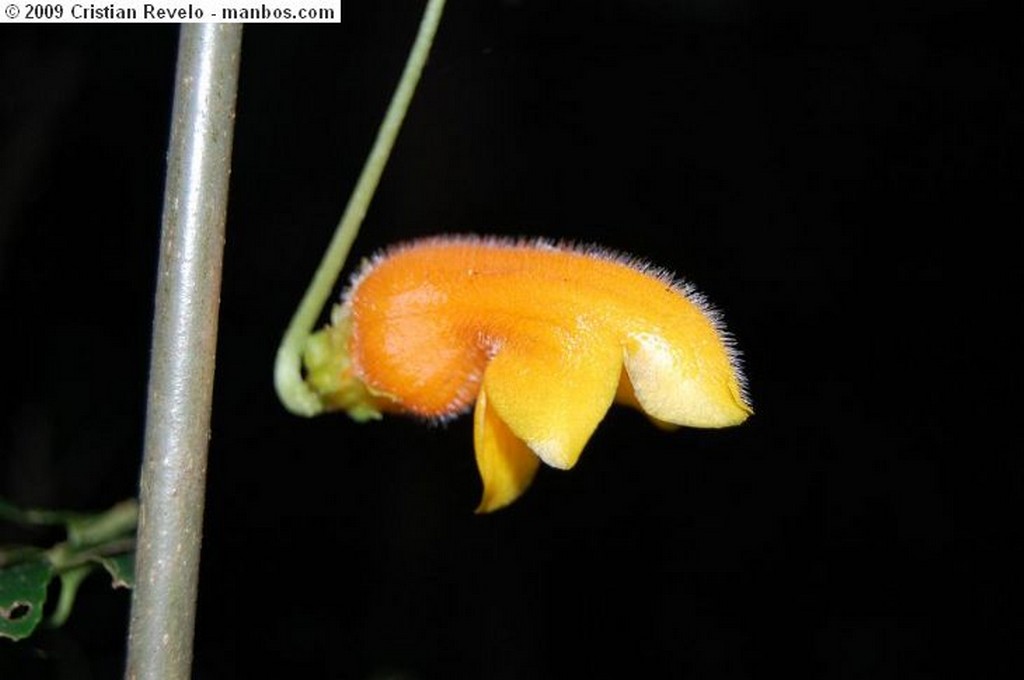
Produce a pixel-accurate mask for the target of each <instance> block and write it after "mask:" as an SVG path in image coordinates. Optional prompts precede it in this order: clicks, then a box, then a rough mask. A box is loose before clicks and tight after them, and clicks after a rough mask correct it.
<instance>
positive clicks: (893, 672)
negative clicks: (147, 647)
mask: <svg viewBox="0 0 1024 680" xmlns="http://www.w3.org/2000/svg"><path fill="white" fill-rule="evenodd" d="M922 6H926V7H927V9H920V10H914V9H910V8H906V7H903V6H900V7H896V6H894V5H890V4H889V3H805V4H803V5H793V4H778V3H750V2H747V1H745V0H723V1H722V2H716V3H712V2H706V1H703V0H691V1H688V2H675V3H667V2H653V1H645V2H637V1H625V0H620V1H618V2H611V1H598V2H587V3H583V2H541V1H539V0H522V1H519V2H513V1H506V2H498V1H496V0H479V1H475V2H462V3H460V2H453V3H450V6H449V7H448V10H447V15H446V17H445V19H444V21H443V24H442V27H441V31H440V35H439V37H438V41H437V44H436V48H435V51H434V53H433V56H432V58H431V62H430V64H429V67H428V69H427V71H426V74H425V77H424V79H423V81H422V83H421V85H420V90H419V92H418V93H417V96H416V99H415V101H414V104H413V107H412V110H411V112H410V116H409V119H408V121H407V123H406V126H405V128H404V130H403V132H402V135H401V137H400V139H399V143H398V146H397V149H396V151H395V154H394V156H393V158H392V160H391V162H390V165H389V167H388V169H387V171H386V173H385V176H384V180H383V183H382V185H381V187H380V190H379V192H378V194H377V197H376V199H375V201H374V204H373V207H372V209H371V211H370V213H369V216H368V219H367V221H366V223H365V225H364V232H363V234H362V235H361V236H360V238H359V241H358V242H357V245H356V251H355V256H356V257H362V256H368V255H370V254H372V253H373V252H375V251H376V250H377V249H379V248H381V247H383V246H385V245H387V244H389V243H393V242H396V241H401V240H405V239H408V238H411V237H415V236H420V235H428V234H436V233H444V232H455V233H469V232H472V233H487V234H504V235H514V236H540V235H542V236H547V237H551V238H556V239H558V238H565V239H571V240H575V241H582V242H596V243H600V244H602V245H605V246H607V247H610V248H613V249H616V250H621V251H625V252H629V253H632V254H635V255H637V256H640V257H643V258H645V259H648V260H650V261H652V262H655V263H657V264H659V265H661V266H664V267H666V268H668V269H670V270H672V271H674V272H676V273H677V274H679V275H681V276H683V277H685V278H687V279H688V280H690V281H692V282H693V283H695V284H696V285H697V287H698V288H699V289H700V290H701V291H703V292H704V293H705V294H706V295H707V296H708V297H709V298H710V299H711V300H712V301H714V303H715V304H716V305H717V306H718V307H720V308H721V309H722V310H724V312H725V317H726V320H727V323H728V325H729V328H730V329H731V330H732V332H733V333H734V334H735V336H736V337H737V339H738V341H739V344H740V347H741V349H742V350H743V352H744V355H745V358H746V364H747V373H748V377H749V382H750V389H751V394H752V396H753V400H754V405H755V408H756V411H757V413H756V415H755V416H754V417H753V418H752V419H751V420H750V421H749V422H748V423H747V424H745V425H743V426H742V427H739V428H735V429H732V430H726V431H696V430H682V431H678V432H675V433H672V434H666V433H663V432H660V431H658V430H656V429H655V428H653V427H651V426H650V425H649V424H648V423H647V422H646V420H645V419H644V418H643V417H642V416H640V415H638V414H636V413H633V412H630V411H626V410H620V409H614V410H613V411H612V412H611V413H610V414H609V416H608V417H607V418H606V420H605V422H604V423H602V425H601V427H600V428H599V429H598V431H597V434H596V435H595V437H594V438H593V439H592V440H591V442H590V443H589V445H588V447H587V449H586V451H585V453H584V455H583V457H582V459H581V461H580V463H579V465H578V466H577V468H576V469H575V470H573V471H571V472H568V473H563V472H558V471H554V470H550V469H542V470H541V472H540V474H539V475H538V479H537V481H536V483H535V484H534V486H533V488H531V490H530V491H529V493H527V494H526V496H525V497H524V498H523V499H522V500H520V501H519V502H517V503H516V504H515V505H513V506H512V507H510V508H508V509H506V510H504V511H502V512H499V513H496V514H493V515H490V516H476V515H474V514H473V513H472V509H473V507H474V506H475V504H476V502H477V500H478V497H479V492H480V489H479V480H478V477H477V473H476V470H475V465H474V462H473V455H472V441H471V424H470V422H469V419H467V418H462V419H460V420H458V421H455V422H453V423H451V424H449V425H447V426H444V427H429V426H425V425H423V424H421V423H417V422H414V421H411V420H404V419H401V418H390V419H387V420H386V421H384V422H381V423H375V424H370V425H363V426H359V425H355V424H353V423H351V422H350V421H349V420H348V419H346V418H345V417H344V416H341V415H332V416H325V417H321V418H318V419H314V420H310V421H307V420H302V419H298V418H295V417H292V416H290V415H288V414H287V413H285V412H284V411H283V409H282V408H281V407H280V406H279V404H278V403H277V401H276V398H275V396H274V394H273V390H272V386H271V366H272V361H273V356H274V351H275V349H276V345H277V342H278V339H279V337H280V334H281V332H282V331H283V329H284V326H285V323H286V321H287V319H288V318H289V316H290V314H291V311H292V309H293V308H294V305H295V304H296V302H297V300H298V298H299V296H300V294H301V292H302V290H303V289H304V287H305V285H306V283H307V281H308V279H309V277H310V275H311V273H312V270H313V268H314V266H315V265H316V263H317V261H318V258H319V253H320V251H321V249H322V248H323V246H324V245H325V244H326V242H327V240H328V238H329V236H330V233H331V230H332V229H333V225H334V223H335V221H336V220H337V218H338V216H339V215H340V213H341V210H342V208H343V206H344V202H345V199H346V197H347V195H348V192H349V190H350V188H351V187H352V185H353V183H354V181H355V178H356V175H357V172H358V170H359V168H360V166H361V164H362V161H363V158H364V155H365V153H366V151H367V149H368V147H369V144H370V142H371V141H372V137H373V134H374V132H375V126H376V123H377V122H378V120H379V117H380V116H381V114H382V112H383V110H384V108H385V106H386V103H387V100H388V98H389V96H390V92H391V88H392V87H393V85H394V83H395V80H396V78H397V76H398V74H399V72H400V70H401V67H402V64H403V63H404V59H405V56H406V51H407V48H408V45H409V44H410V42H411V40H412V36H413V33H414V31H415V27H416V24H417V22H418V20H419V12H420V10H421V3H419V2H381V3H376V2H375V3H352V2H347V3H344V17H343V20H342V22H341V24H340V25H326V26H250V27H247V28H246V33H245V36H244V46H243V58H242V72H241V84H240V92H239V100H238V117H237V131H236V135H235V152H234V169H233V174H232V187H231V197H230V198H231V204H230V209H229V216H228V225H227V244H226V251H225V265H224V280H223V297H222V304H221V316H220V340H219V350H218V351H219V355H218V362H217V384H216V389H215V403H214V414H213V433H212V440H211V448H210V462H209V479H208V495H207V497H208V500H207V508H206V520H205V541H204V551H203V559H202V571H201V581H200V583H201V585H200V599H199V605H198V624H197V633H196V645H195V677H197V678H214V677H234V676H248V675H251V674H254V673H260V674H261V675H262V674H265V673H289V672H290V673H296V674H297V675H298V676H299V677H330V678H499V679H506V678H508V679H511V678H566V677H694V678H747V677H766V676H768V675H769V674H776V673H777V674H783V676H784V677H824V678H860V677H865V678H868V677H870V678H895V677H900V678H917V677H934V676H937V675H938V676H941V675H944V674H946V673H948V672H950V668H951V667H952V666H951V664H953V663H954V659H955V656H956V655H957V654H958V653H964V652H966V653H967V655H968V656H969V657H970V658H971V659H972V661H971V664H972V665H971V666H967V668H974V669H975V670H976V669H977V666H976V664H981V663H985V664H991V665H992V666H993V667H994V669H995V670H996V671H1002V672H1007V673H1008V672H1009V670H1008V669H1009V665H1008V664H1009V662H1008V661H1007V660H1006V657H1004V656H1003V653H1004V652H1005V651H1007V648H1008V647H1009V646H1011V645H1012V644H1014V641H1015V640H1017V639H1019V636H1017V635H1016V633H1014V630H1016V629H1017V627H1019V625H1020V619H1019V614H1018V613H1017V612H1018V611H1019V610H1015V609H1014V608H1013V607H1012V606H1011V604H1010V603H1009V601H1008V599H1007V597H1006V595H1005V593H1004V590H1003V584H1002V582H1001V579H1000V578H999V576H998V572H999V569H998V567H995V566H994V565H995V559H996V555H997V552H998V550H999V548H1000V546H1001V545H1002V544H1003V543H1004V542H1006V541H1007V540H1009V539H1008V537H1007V535H1006V533H1005V532H1004V530H1003V529H1002V528H1001V527H1000V523H999V522H1000V519H999V518H1000V517H1002V516H1004V515H1003V514H1002V513H1005V512H1006V511H1008V510H1009V508H1006V507H1004V506H1003V504H1002V501H1001V500H1000V499H1001V497H1002V492H1004V491H1008V490H1012V488H1014V487H1017V488H1018V490H1019V484H1018V482H1019V480H1020V478H1019V472H1018V468H1015V467H1011V464H1010V463H1009V462H1007V461H1006V458H1005V456H1006V454H1007V452H1006V451H1005V447H1003V449H1004V450H1002V452H1001V453H999V454H997V456H996V457H995V459H992V457H991V456H990V454H989V453H987V451H988V450H989V445H988V444H986V443H985V442H986V437H985V435H984V432H985V431H986V429H989V428H991V427H992V426H994V425H995V424H996V423H998V422H999V421H1000V420H1001V416H999V415H998V414H997V411H998V409H999V406H1000V404H1001V403H1005V402H1003V401H1002V399H1001V398H1000V397H999V396H998V395H999V394H1000V390H1001V389H1002V388H1004V387H1006V386H1007V383H1011V382H1012V379H1011V378H1010V377H1008V375H1007V374H1006V373H1005V369H1006V366H1005V364H1006V362H1007V361H1011V362H1012V358H1011V357H1007V356H1005V355H1002V356H1001V341H1000V340H999V338H1000V337H1002V336H1004V335H1005V333H1004V332H1003V331H1002V330H1000V319H999V318H998V317H992V316H989V315H988V313H987V311H986V309H987V307H989V306H990V305H993V303H995V304H999V305H1002V306H1003V309H1004V313H1006V314H1008V315H1009V316H1018V315H1019V314H1017V313H1016V312H1017V308H1015V303H1014V300H1013V297H1012V295H1011V294H1010V292H1009V285H1010V284H1011V282H1012V281H1013V280H1014V278H1015V276H1014V271H1013V269H1012V267H1011V266H1010V265H1009V264H1006V262H1007V259H1008V258H1007V257H1006V256H1007V255H1008V254H1010V253H1011V252H1017V251H1019V247H1018V246H1019V244H1018V245H1013V244H1012V243H1007V244H1002V243H1000V242H999V241H997V240H996V239H995V237H994V236H992V235H991V232H990V231H989V227H990V226H991V225H993V224H1003V225H1006V226H1009V227H1010V228H1011V229H1016V228H1017V227H1018V226H1019V220H1020V212H1019V210H1017V209H1016V208H1012V207H1011V202H1012V201H1013V200H1014V197H1015V195H1016V194H1017V193H1018V192H1019V187H1020V180H1021V177H1020V174H1019V173H1018V172H1017V171H1016V170H1014V162H1015V160H1016V153H1015V152H1014V151H1013V147H1015V146H1018V145H1019V134H1018V133H1017V130H1016V128H1017V118H1018V117H1019V114H1020V107H1019V101H1020V88H1021V80H1020V75H1021V73H1020V68H1019V62H1018V60H1017V57H1016V55H1015V54H1011V52H1010V51H1009V50H1008V49H1006V46H1007V44H1008V41H1007V40H1005V39H1006V38H1008V37H1009V34H1010V30H1011V29H1010V28H1009V24H1008V23H1007V22H1004V21H1000V20H999V19H998V18H996V17H992V16H988V15H986V13H985V12H984V11H983V10H982V9H979V8H977V7H978V6H977V5H976V4H975V3H966V2H963V3H947V4H945V5H943V4H941V3H940V4H935V3H922ZM176 40H177V31H176V27H174V26H170V25H168V26H106V27H99V26H82V27H63V26H48V27H42V26H30V27H26V26H20V27H15V26H3V27H0V87H2V90H3V94H2V97H0V125H2V127H0V318H2V321H0V331H2V337H3V340H4V342H3V344H4V347H5V349H4V351H3V357H4V364H5V365H4V369H3V376H4V380H3V390H2V396H0V399H2V400H3V404H2V410H0V494H3V495H4V496H5V497H7V498H9V499H12V500H14V501H16V502H18V503H21V504H25V505H33V506H44V507H71V508H76V509H100V508H104V507H106V506H108V505H111V504H113V503H114V502H116V501H118V500H120V499H121V498H124V497H127V496H130V495H133V494H134V493H135V490H136V484H137V481H136V479H137V472H138V467H139V462H140V456H141V442H142V433H143V419H144V411H145V396H146V388H145V381H146V374H147V370H148V349H149V341H150V340H149V334H150V329H151V312H152V299H153V291H154V279H155V266H156V253H157V239H158V237H159V224H160V213H161V192H162V186H163V171H164V159H165V150H166V142H167V135H168V123H169V111H170V102H171V91H172V87H173V71H174V60H175V47H176ZM1011 128H1012V129H1011ZM1004 213H1005V214H1004ZM961 425H966V426H968V427H970V428H971V429H972V433H971V438H970V439H969V440H968V441H967V443H964V444H960V443H954V442H956V441H958V440H959V437H957V436H955V434H954V430H957V429H959V427H960V426H961ZM996 448H999V447H996ZM1010 448H1012V447H1010ZM990 565H991V567H990ZM128 605H129V598H128V595H127V594H125V593H123V592H117V593H113V592H111V591H110V590H109V588H108V586H107V584H106V583H105V582H104V579H103V578H100V577H98V576H97V577H93V579H91V580H90V581H89V582H87V583H86V585H85V586H84V588H83V592H82V594H81V596H80V602H79V606H78V609H77V610H76V611H75V613H74V614H73V616H72V619H71V621H70V622H69V624H68V625H67V626H66V627H65V628H64V629H63V630H61V631H57V632H43V633H42V634H40V635H38V636H37V637H35V638H33V639H32V640H30V641H26V642H22V643H19V644H13V643H9V642H7V641H0V675H2V676H3V678H5V680H6V678H8V677H12V678H20V677H25V678H30V677H43V678H50V677H53V678H57V677H60V678H69V677H70V678H78V677H81V678H108V677H118V676H119V674H120V673H121V671H122V665H123V652H124V634H125V630H126V625H127V616H128ZM1002 617H1007V618H1003V619H1002V620H1000V619H1001V618H1002ZM970 630H973V631H974V634H970V633H969V632H968V631H970ZM1018 654H1019V652H1018ZM997 674H998V673H997Z"/></svg>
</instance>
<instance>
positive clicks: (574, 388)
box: [483, 319, 622, 470]
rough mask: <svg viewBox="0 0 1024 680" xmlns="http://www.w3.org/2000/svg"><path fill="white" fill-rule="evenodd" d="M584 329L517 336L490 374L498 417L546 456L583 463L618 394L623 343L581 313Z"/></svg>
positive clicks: (563, 464) (567, 464)
mask: <svg viewBox="0 0 1024 680" xmlns="http://www.w3.org/2000/svg"><path fill="white" fill-rule="evenodd" d="M576 323H577V326H578V327H577V328H575V329H573V330H572V331H567V330H565V329H563V328H554V329H551V332H550V333H548V334H547V335H544V336H540V337H533V338H530V339H524V338H519V339H518V342H516V341H509V342H506V344H505V345H504V346H503V347H502V348H501V349H500V350H499V351H498V353H497V355H496V356H495V357H494V359H493V360H492V361H491V363H490V365H489V366H488V367H487V370H486V371H485V372H484V381H483V389H484V390H485V391H486V392H487V396H488V398H489V400H490V404H491V406H492V407H493V408H494V410H495V412H496V413H497V415H498V417H500V418H501V419H502V420H503V421H505V424H506V425H508V427H509V429H510V430H512V433H513V434H514V435H516V436H517V437H519V438H520V439H522V440H523V441H524V442H526V445H527V446H529V447H530V449H532V450H533V452H534V453H536V454H537V455H538V456H539V457H540V459H541V460H543V461H544V462H545V463H547V464H548V465H550V466H551V467H556V468H561V469H563V470H566V469H569V468H571V467H572V466H573V465H575V464H576V460H577V459H578V458H579V456H580V452H581V451H582V450H583V447H584V445H585V444H586V443H587V440H588V439H590V435H591V434H593V433H594V429H595V428H597V425H598V423H600V422H601V419H602V418H604V414H605V413H606V412H607V411H608V407H610V406H611V404H612V401H613V400H614V398H615V391H616V387H617V386H618V383H619V374H620V372H621V371H622V349H621V346H620V345H619V343H618V342H616V341H615V340H614V339H613V338H611V337H609V336H608V335H607V334H605V333H603V332H601V331H599V330H595V329H592V328H589V327H588V324H587V323H586V321H585V320H583V319H577V321H576Z"/></svg>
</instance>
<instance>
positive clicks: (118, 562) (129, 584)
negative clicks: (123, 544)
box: [93, 553, 135, 589]
mask: <svg viewBox="0 0 1024 680" xmlns="http://www.w3.org/2000/svg"><path fill="white" fill-rule="evenodd" d="M93 559H94V560H96V561H97V562H99V563H100V564H102V565H103V568H104V569H106V570H107V573H108V574H110V584H111V585H112V586H114V587H115V588H129V589H130V588H134V587H135V553H125V554H124V555H114V556H113V557H106V556H97V557H94V558H93Z"/></svg>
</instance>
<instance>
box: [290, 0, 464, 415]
mask: <svg viewBox="0 0 1024 680" xmlns="http://www.w3.org/2000/svg"><path fill="white" fill-rule="evenodd" d="M444 2H445V0H429V2H428V3H427V8H426V10H424V12H423V19H422V20H421V21H420V27H419V32H418V33H417V34H416V42H415V43H414V44H413V47H412V50H411V51H410V52H409V59H408V60H407V61H406V63H405V70H404V71H403V72H402V77H401V79H400V80H399V82H398V87H397V88H396V89H395V93H394V95H392V97H391V104H390V105H389V106H388V110H387V113H386V114H385V116H384V120H383V122H382V123H381V125H380V129H379V130H378V131H377V139H376V141H374V143H373V148H372V149H371V150H370V155H369V156H368V157H367V159H366V163H365V165H363V171H362V173H361V174H360V175H359V181H358V182H357V183H356V187H355V189H354V190H353V191H352V196H351V197H350V198H349V201H348V205H347V206H346V207H345V213H344V214H343V215H342V217H341V221H340V222H339V223H338V226H337V227H336V229H335V231H334V236H333V237H332V238H331V242H330V244H329V245H328V246H327V250H326V251H325V252H324V256H323V259H322V260H321V261H320V266H319V267H317V270H316V273H315V274H314V275H313V280H312V281H311V282H310V284H309V288H307V289H306V294H305V295H304V296H303V297H302V301H301V302H300V303H299V306H298V308H297V309H296V310H295V315H294V316H293V317H292V320H291V323H290V324H288V329H287V330H286V331H285V334H284V338H283V339H282V340H281V346H280V347H279V348H278V350H277V359H276V361H275V363H274V387H275V388H276V389H277V396H278V398H279V399H280V400H281V403H282V404H284V406H285V408H287V409H288V410H289V411H291V412H292V413H294V414H296V415H301V416H307V417H308V416H315V415H317V414H318V413H321V412H322V411H323V410H324V404H323V402H322V401H321V400H320V397H319V396H317V394H316V393H315V392H313V390H311V389H310V388H309V386H308V385H307V384H306V382H305V381H304V380H303V378H302V353H303V352H304V351H305V348H306V342H307V340H308V339H309V336H310V333H311V332H312V331H313V327H314V326H315V325H316V322H317V320H318V319H319V318H320V313H321V311H322V310H323V308H324V305H325V304H326V303H327V300H328V298H329V297H330V296H331V291H332V290H333V289H334V285H335V283H336V282H337V280H338V277H339V275H340V274H341V270H342V268H343V267H344V266H345V259H346V258H347V257H348V252H349V250H350V249H351V247H352V242H353V241H355V238H356V235H357V234H358V233H359V226H360V225H361V224H362V222H363V218H364V217H365V216H366V211H367V209H368V208H369V206H370V201H371V200H372V199H373V194H374V192H375V191H376V189H377V184H378V183H379V182H380V176H381V173H383V172H384V166H385V165H386V164H387V162H388V157H389V156H390V155H391V149H392V148H393V147H394V145H395V138H396V137H397V136H398V131H399V130H400V129H401V127H402V121H403V120H404V119H405V114H406V112H407V111H408V110H409V102H410V101H411V100H412V95H413V92H414V91H415V90H416V84H417V83H418V82H419V79H420V74H421V73H422V72H423V66H424V64H426V62H427V56H428V55H429V53H430V46H431V44H432V43H433V41H434V35H435V34H436V33H437V26H438V23H439V22H440V21H441V13H442V11H443V10H444Z"/></svg>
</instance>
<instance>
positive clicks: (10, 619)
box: [0, 560, 53, 640]
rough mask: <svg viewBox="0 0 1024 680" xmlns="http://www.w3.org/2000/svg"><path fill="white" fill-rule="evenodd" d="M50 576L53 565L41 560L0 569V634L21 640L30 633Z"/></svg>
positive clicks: (39, 617)
mask: <svg viewBox="0 0 1024 680" xmlns="http://www.w3.org/2000/svg"><path fill="white" fill-rule="evenodd" d="M52 577H53V567H52V566H51V565H50V563H49V562H46V561H42V560H39V561H32V562H24V563H22V564H17V565H15V566H13V567H8V568H6V569H0V637H7V638H11V639H12V640H21V639H22V638H26V637H28V636H29V635H31V634H32V631H33V630H35V628H36V626H38V625H39V621H40V620H42V618H43V605H44V604H45V603H46V586H47V585H48V584H49V583H50V579H51V578H52Z"/></svg>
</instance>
